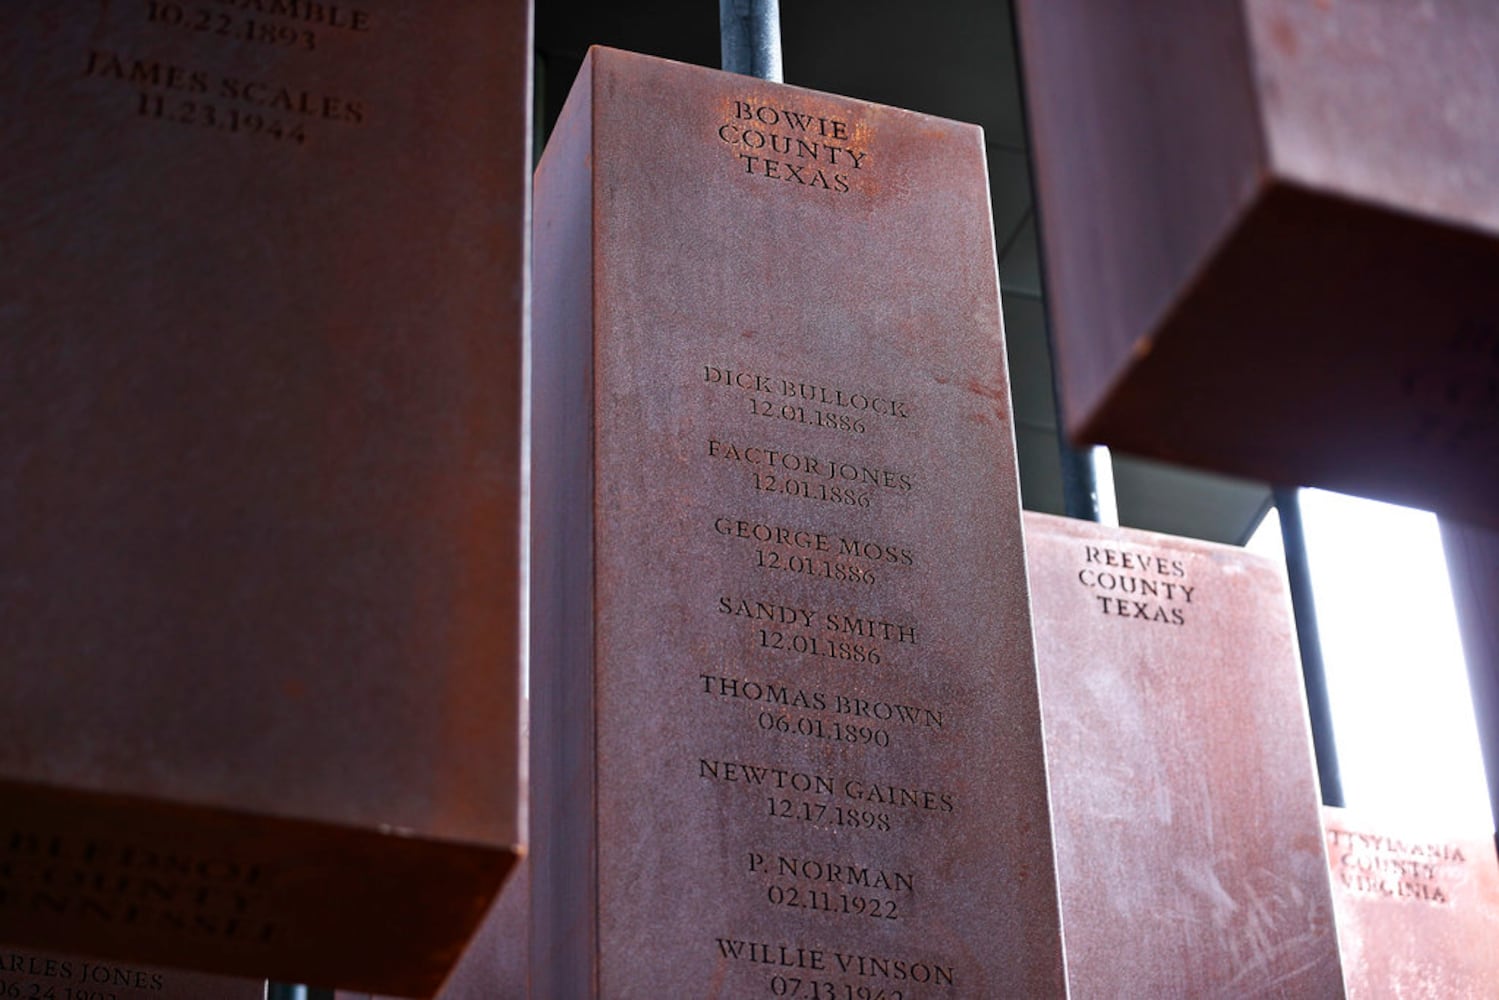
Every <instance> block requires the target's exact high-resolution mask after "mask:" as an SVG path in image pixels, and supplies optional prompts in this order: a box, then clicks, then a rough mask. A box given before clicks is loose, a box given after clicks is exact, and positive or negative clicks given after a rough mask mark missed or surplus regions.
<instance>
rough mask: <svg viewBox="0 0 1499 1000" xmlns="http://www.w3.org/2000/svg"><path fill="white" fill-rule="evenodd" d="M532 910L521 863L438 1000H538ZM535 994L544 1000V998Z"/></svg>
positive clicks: (350, 999)
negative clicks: (533, 984)
mask: <svg viewBox="0 0 1499 1000" xmlns="http://www.w3.org/2000/svg"><path fill="white" fill-rule="evenodd" d="M530 907H531V877H530V865H528V864H527V862H526V859H524V858H522V859H521V861H520V862H519V863H518V864H517V865H516V866H515V872H514V873H513V874H512V875H511V876H510V877H509V878H507V879H506V880H505V886H504V888H502V889H501V890H500V895H499V898H498V899H496V900H495V904H494V906H493V907H492V908H491V909H490V911H489V916H487V917H485V918H484V923H483V924H482V925H480V927H479V931H478V933H477V934H475V935H474V939H473V940H472V941H470V942H469V943H468V947H467V948H466V949H464V952H463V958H462V959H460V960H459V962H458V964H457V965H456V966H455V967H454V968H453V971H452V973H451V974H450V975H449V976H448V978H447V981H446V982H444V983H443V984H442V989H441V990H439V991H438V993H437V996H436V998H435V1000H527V998H528V997H530V996H533V994H532V993H531V992H530V991H529V988H528V976H529V967H530V955H529V941H530V939H529V933H528V931H527V925H528V923H529V921H530V915H531V914H530ZM534 995H535V996H536V997H537V998H538V1000H540V997H541V994H534ZM334 997H335V1000H387V998H385V997H383V996H380V995H378V994H370V993H357V992H352V991H348V990H339V991H338V992H336V993H335V994H334Z"/></svg>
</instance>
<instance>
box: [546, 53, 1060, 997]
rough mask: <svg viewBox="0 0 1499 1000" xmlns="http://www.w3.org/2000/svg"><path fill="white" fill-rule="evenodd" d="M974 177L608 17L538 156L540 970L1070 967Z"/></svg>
mask: <svg viewBox="0 0 1499 1000" xmlns="http://www.w3.org/2000/svg"><path fill="white" fill-rule="evenodd" d="M985 180H986V179H985V174H984V156H983V141H982V136H981V133H980V132H979V130H978V129H976V128H974V127H973V126H968V125H961V124H957V123H954V122H948V121H943V120H939V119H935V118H930V117H926V116H923V115H918V114H912V113H909V112H905V111H899V110H895V109H892V108H887V107H881V106H877V105H873V104H867V103H863V102H859V101H854V100H849V99H846V98H841V97H833V96H829V95H826V94H820V93H814V92H811V91H807V90H800V89H797V88H793V87H787V86H782V85H778V84H773V83H767V82H764V81H760V80H755V79H752V78H748V77H741V76H731V75H727V74H724V73H720V72H716V71H713V70H707V69H700V68H695V67H689V66H684V65H680V64H676V63H671V62H665V61H661V60H657V59H651V58H646V57H643V56H636V55H630V54H627V53H623V52H617V51H611V50H607V49H594V50H593V51H592V53H591V55H590V57H589V59H588V61H587V62H586V64H585V66H584V68H583V70H582V72H581V74H580V76H579V78H578V80H577V82H576V83H575V85H574V87H573V91H572V93H571V95H570V97H569V98H568V104H567V107H566V108H565V110H564V111H563V113H562V116H561V120H560V121H559V123H558V126H557V130H556V132H555V133H554V134H553V136H552V138H551V140H550V143H549V145H548V148H547V150H546V153H545V156H544V157H543V158H542V162H541V165H540V167H539V169H538V173H537V182H536V230H535V231H536V237H535V245H536V293H535V296H536V313H535V329H536V360H535V369H534V370H535V383H534V394H535V399H536V414H535V423H534V434H535V439H534V440H535V449H536V453H537V454H538V455H542V454H545V455H547V456H548V457H549V459H550V460H551V461H549V462H548V463H546V464H545V465H543V464H542V463H540V462H538V463H537V467H536V478H535V487H534V493H533V502H534V510H535V512H536V519H535V522H534V543H533V559H534V563H533V564H534V567H535V573H536V576H535V579H534V583H533V598H534V605H533V614H534V618H533V622H534V624H533V628H532V633H531V635H532V647H531V649H532V667H533V674H532V678H533V679H532V687H531V697H532V699H533V708H534V712H533V726H534V728H533V745H534V746H535V747H536V750H535V752H534V753H533V759H534V760H535V761H536V769H535V775H536V780H535V785H534V788H535V799H534V800H533V805H534V807H535V810H536V813H535V823H534V825H533V830H534V839H533V846H534V854H533V855H532V856H531V861H532V864H533V867H532V872H531V874H532V879H533V881H532V887H533V901H534V902H533V908H534V913H533V916H534V924H533V934H534V938H533V962H532V987H533V990H535V991H536V995H538V996H548V997H550V996H569V997H582V996H599V997H621V996H670V997H687V996H691V997H724V998H727V997H753V996H788V997H802V998H810V997H814V996H831V995H837V996H839V997H843V996H849V997H864V996H870V997H875V996H883V997H885V998H886V1000H894V998H896V997H905V998H912V997H921V998H932V997H957V996H962V997H1000V996H1026V997H1044V996H1059V995H1061V994H1062V991H1063V989H1064V982H1063V969H1062V957H1061V947H1060V946H1061V941H1060V933H1059V928H1058V923H1057V919H1058V918H1057V904H1056V889H1055V883H1054V881H1053V869H1052V860H1051V857H1052V855H1051V843H1050V832H1049V831H1050V821H1049V817H1048V812H1047V802H1046V784H1045V771H1044V764H1043V756H1042V752H1043V748H1042V744H1041V728H1040V714H1039V707H1038V703H1037V692H1036V675H1035V666H1034V660H1033V655H1032V647H1031V642H1030V620H1029V614H1028V608H1027V602H1026V584H1025V569H1024V564H1023V559H1022V538H1021V533H1020V523H1019V510H1018V505H1017V491H1016V478H1015V459H1014V451H1013V445H1012V428H1011V425H1010V404H1009V392H1008V388H1007V384H1006V378H1005V372H1004V361H1003V358H1004V355H1003V350H1002V348H1003V341H1002V332H1001V322H1000V312H999V295H998V287H997V281H996V274H995V262H994V241H993V233H992V232H991V229H990V221H989V212H988V209H987V204H988V202H987V195H986V183H985Z"/></svg>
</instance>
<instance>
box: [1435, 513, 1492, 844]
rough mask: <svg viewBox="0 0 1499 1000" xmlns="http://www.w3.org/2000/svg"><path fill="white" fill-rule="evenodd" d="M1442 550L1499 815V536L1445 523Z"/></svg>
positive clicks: (1485, 761) (1490, 799) (1486, 771)
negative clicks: (1445, 557)
mask: <svg viewBox="0 0 1499 1000" xmlns="http://www.w3.org/2000/svg"><path fill="white" fill-rule="evenodd" d="M1442 549H1443V551H1444V552H1445V554H1446V556H1447V573H1448V576H1449V579H1450V582H1451V584H1452V603H1453V605H1454V606H1455V607H1456V610H1457V622H1458V628H1459V630H1460V631H1461V633H1462V641H1463V657H1464V659H1466V660H1467V664H1468V687H1469V691H1470V692H1471V693H1472V696H1473V716H1474V721H1476V722H1477V724H1478V740H1479V743H1480V745H1481V746H1482V748H1483V766H1484V771H1485V773H1486V774H1487V775H1488V785H1489V806H1490V808H1491V809H1492V811H1493V812H1494V814H1495V815H1499V614H1496V611H1499V532H1495V531H1490V530H1485V529H1483V528H1478V527H1474V526H1473V525H1469V524H1462V523H1459V522H1457V521H1447V520H1443V521H1442Z"/></svg>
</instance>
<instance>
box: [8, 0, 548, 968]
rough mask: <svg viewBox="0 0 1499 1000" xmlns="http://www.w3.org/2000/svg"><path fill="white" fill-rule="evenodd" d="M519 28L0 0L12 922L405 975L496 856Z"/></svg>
mask: <svg viewBox="0 0 1499 1000" xmlns="http://www.w3.org/2000/svg"><path fill="white" fill-rule="evenodd" d="M529 16H530V15H529V6H528V5H527V4H525V3H520V2H492V3H477V4H462V5H443V6H442V7H441V8H440V9H439V8H437V7H433V6H431V5H427V4H416V3H406V2H397V0H369V2H364V3H359V4H357V5H351V4H342V3H340V4H298V5H295V11H293V10H292V7H291V5H279V6H278V7H277V10H276V11H275V12H262V11H260V10H258V9H255V10H252V9H249V7H244V6H243V5H224V4H213V5H209V4H172V3H149V4H148V3H144V2H142V3H130V4H119V3H115V4H110V3H102V2H101V3H92V4H81V5H73V6H71V7H70V8H69V9H68V10H67V11H66V12H64V11H63V10H61V9H60V8H59V7H58V5H57V4H54V3H50V2H46V0H17V2H14V3H10V4H7V6H6V11H5V16H4V18H3V22H0V94H3V99H4V102H5V114H4V115H3V116H0V146H3V148H4V149H5V151H6V158H7V168H6V182H5V184H4V185H3V186H0V216H3V218H4V219H5V224H6V235H5V267H4V268H3V270H0V382H3V391H0V523H3V524H5V525H6V532H7V533H6V535H5V539H4V542H3V557H0V635H3V636H4V654H3V657H0V701H3V703H4V704H6V705H8V706H10V707H11V711H10V712H9V713H8V715H7V721H6V738H5V739H4V741H3V742H0V801H3V803H4V809H3V812H0V816H3V819H0V940H10V941H14V942H17V943H19V944H26V945H28V946H35V947H45V948H49V949H53V950H63V951H69V952H81V953H85V954H100V955H103V956H111V957H115V958H124V959H128V960H131V961H141V962H152V963H160V964H171V965H182V966H190V967H197V968H202V969H205V970H208V971H217V972H225V973H235V974H253V975H257V976H264V975H270V976H272V977H274V978H276V979H278V980H283V981H290V982H310V983H313V984H317V985H325V986H331V985H335V984H347V985H356V986H365V987H367V988H378V989H384V990H388V991H391V992H397V993H423V992H430V991H431V990H432V989H435V988H436V986H437V985H438V983H439V982H440V981H441V979H442V976H443V974H444V973H445V972H446V971H447V970H448V968H449V967H450V965H451V964H452V962H453V961H455V960H456V958H457V954H458V950H459V948H460V946H461V945H462V943H463V941H464V940H465V939H466V937H467V936H468V934H469V933H470V932H471V931H472V930H473V928H474V927H475V926H476V925H477V923H478V922H479V920H480V918H481V917H482V915H483V913H484V911H485V908H486V907H487V905H488V903H489V901H490V899H491V898H492V897H493V894H494V892H495V891H496V890H497V888H498V886H499V884H500V881H501V879H502V877H503V875H504V873H505V871H506V870H507V869H508V868H509V866H510V865H511V864H512V863H513V859H514V853H515V845H516V844H517V843H518V841H519V840H520V839H521V838H520V836H519V833H518V830H517V822H518V805H517V803H518V797H517V788H516V785H517V779H518V774H517V757H518V749H519V737H518V734H517V702H518V698H519V687H520V682H519V640H518V636H519V632H520V629H519V624H518V623H519V593H520V580H519V569H518V567H519V563H520V560H519V550H520V543H521V529H520V524H519V518H518V503H519V494H520V427H521V412H520V404H521V395H520V377H521V364H520V361H521V339H522V332H523V327H522V323H523V316H524V305H525V303H524V288H525V273H524V266H525V261H526V256H527V255H526V244H527V237H528V225H527V223H528V220H527V190H528V188H527V181H528V174H529V155H528V148H527V147H528V136H529V130H528V125H527V123H528V121H529V109H530V99H529V86H530V77H529V70H528V68H527V67H528V63H529V28H528V26H529Z"/></svg>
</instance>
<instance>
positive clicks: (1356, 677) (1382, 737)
mask: <svg viewBox="0 0 1499 1000" xmlns="http://www.w3.org/2000/svg"><path fill="white" fill-rule="evenodd" d="M1301 517H1302V524H1303V527H1304V530H1305V534H1306V544H1307V559H1308V561H1309V562H1310V563H1311V574H1312V591H1313V593H1314V595H1315V601H1316V611H1317V626H1318V630H1319V632H1320V633H1321V637H1322V657H1323V661H1324V664H1325V667H1326V670H1327V689H1328V699H1329V701H1330V702H1331V704H1332V724H1333V737H1334V742H1335V743H1336V745H1337V752H1338V765H1339V770H1340V772H1341V774H1342V781H1343V795H1344V798H1345V799H1346V802H1347V805H1348V807H1349V808H1350V809H1356V810H1358V811H1359V812H1360V813H1361V814H1363V815H1366V816H1372V817H1386V816H1387V817H1390V818H1391V819H1392V820H1399V819H1400V818H1402V817H1409V818H1415V817H1419V818H1420V819H1421V820H1422V821H1428V820H1429V821H1431V822H1433V823H1439V824H1442V825H1446V826H1450V827H1451V828H1453V829H1455V830H1469V829H1481V830H1492V829H1493V828H1494V827H1493V822H1494V818H1493V817H1492V816H1491V815H1490V811H1489V800H1488V791H1487V786H1486V785H1485V783H1484V774H1483V758H1482V756H1481V755H1480V751H1479V746H1478V728H1477V725H1476V724H1475V722H1474V721H1473V703H1472V698H1471V695H1470V693H1469V689H1468V675H1467V670H1466V667H1465V665H1464V661H1463V651H1462V641H1461V639H1460V637H1459V635H1458V630H1457V616H1456V612H1455V611H1454V610H1453V605H1452V593H1451V588H1450V585H1449V583H1448V579H1447V564H1446V559H1445V558H1444V556H1443V554H1442V540H1441V535H1440V533H1439V530H1438V528H1437V519H1436V516H1435V515H1433V514H1430V513H1427V512H1425V511H1419V510H1412V509H1410V508H1408V507H1397V506H1394V505H1393V504H1387V503H1380V502H1378V501H1374V500H1364V499H1359V498H1356V497H1348V496H1343V495H1341V494H1338V493H1328V492H1325V491H1323V490H1302V491H1301ZM1248 548H1250V549H1253V550H1257V551H1260V552H1262V553H1264V554H1266V555H1270V556H1272V557H1273V558H1277V559H1283V558H1284V556H1283V553H1282V550H1281V536H1280V520H1279V518H1277V517H1275V516H1274V512H1273V511H1272V512H1271V516H1269V517H1267V518H1266V519H1265V523H1263V524H1261V525H1260V528H1259V530H1258V531H1257V532H1256V533H1255V536H1254V538H1252V539H1250V542H1249V545H1248Z"/></svg>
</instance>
